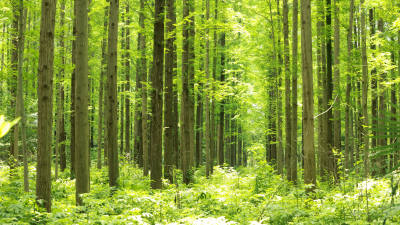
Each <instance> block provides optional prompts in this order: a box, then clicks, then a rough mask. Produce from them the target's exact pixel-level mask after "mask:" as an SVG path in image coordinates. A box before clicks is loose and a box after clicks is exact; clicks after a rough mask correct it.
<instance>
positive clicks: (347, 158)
mask: <svg viewBox="0 0 400 225" xmlns="http://www.w3.org/2000/svg"><path fill="white" fill-rule="evenodd" d="M349 10H350V16H349V28H348V31H347V75H346V108H345V111H346V112H345V113H346V115H345V144H344V146H345V151H344V165H345V169H350V168H351V167H352V166H353V162H351V163H350V158H351V156H350V153H351V152H352V146H353V136H352V135H350V134H351V133H352V132H351V130H352V129H353V126H350V122H351V120H350V115H351V114H352V111H351V107H350V106H351V99H350V98H351V96H350V94H351V73H352V72H353V67H352V50H353V21H354V0H351V1H350V9H349Z"/></svg>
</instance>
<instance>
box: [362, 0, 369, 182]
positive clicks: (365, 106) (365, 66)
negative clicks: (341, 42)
mask: <svg viewBox="0 0 400 225" xmlns="http://www.w3.org/2000/svg"><path fill="white" fill-rule="evenodd" d="M360 4H361V59H362V103H361V104H362V116H363V117H364V120H363V122H362V127H363V135H364V136H363V144H364V176H365V177H366V178H368V175H369V161H368V160H369V152H368V151H369V136H368V102H367V101H368V59H367V34H366V27H365V8H364V5H363V4H364V0H361V2H360Z"/></svg>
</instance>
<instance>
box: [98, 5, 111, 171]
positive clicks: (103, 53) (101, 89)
mask: <svg viewBox="0 0 400 225" xmlns="http://www.w3.org/2000/svg"><path fill="white" fill-rule="evenodd" d="M108 8H109V6H106V7H105V9H104V30H103V40H102V42H101V71H100V87H99V115H98V118H99V119H98V125H97V168H98V169H101V166H102V160H101V150H102V148H103V146H104V145H103V143H102V141H103V117H104V111H103V106H104V75H105V73H106V64H107V53H106V48H107V26H108V11H109V9H108ZM104 147H105V146H104ZM104 152H105V150H104ZM105 155H106V154H104V156H105ZM106 160H107V158H106V157H104V161H106Z"/></svg>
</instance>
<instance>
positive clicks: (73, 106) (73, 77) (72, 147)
mask: <svg viewBox="0 0 400 225" xmlns="http://www.w3.org/2000/svg"><path fill="white" fill-rule="evenodd" d="M76 10H77V5H76V4H74V12H73V14H74V15H76ZM76 21H77V19H76V16H74V19H73V25H72V36H73V37H74V39H73V40H72V54H71V58H72V60H71V61H72V64H73V65H74V66H75V67H76V53H77V49H76ZM75 67H74V69H73V70H72V74H71V121H70V122H71V126H70V127H71V130H70V132H71V134H70V139H71V143H70V157H71V160H70V162H71V179H74V178H75V175H76V168H75V167H76V163H75V115H76V114H75V109H76V104H75V87H76V68H75Z"/></svg>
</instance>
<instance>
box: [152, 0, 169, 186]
mask: <svg viewBox="0 0 400 225" xmlns="http://www.w3.org/2000/svg"><path fill="white" fill-rule="evenodd" d="M164 6H165V1H164V0H156V1H155V10H154V12H155V14H154V17H155V20H154V47H153V72H152V74H151V84H152V90H151V127H150V133H151V145H150V153H151V174H150V175H151V188H153V189H161V188H162V181H161V177H162V110H163V108H162V106H163V99H162V94H163V65H164V64H163V63H164V57H163V56H164Z"/></svg>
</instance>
